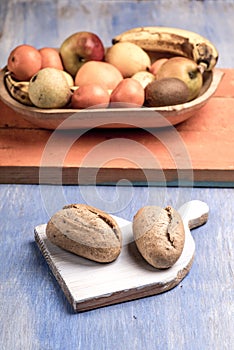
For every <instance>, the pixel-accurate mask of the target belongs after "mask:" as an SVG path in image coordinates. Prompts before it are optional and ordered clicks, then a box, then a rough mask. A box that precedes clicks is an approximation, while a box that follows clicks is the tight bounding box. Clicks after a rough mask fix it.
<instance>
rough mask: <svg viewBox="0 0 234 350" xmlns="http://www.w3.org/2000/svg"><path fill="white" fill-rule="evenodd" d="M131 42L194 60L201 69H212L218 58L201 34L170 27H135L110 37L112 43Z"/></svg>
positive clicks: (146, 49) (148, 49)
mask: <svg viewBox="0 0 234 350" xmlns="http://www.w3.org/2000/svg"><path fill="white" fill-rule="evenodd" d="M124 41H127V42H132V43H134V44H136V45H138V46H140V47H141V48H142V49H144V50H145V51H146V52H147V51H149V52H150V51H151V52H165V53H169V54H172V55H177V56H184V57H187V58H190V59H192V60H194V61H195V62H196V63H197V64H198V65H200V66H203V70H212V69H213V68H214V66H215V65H216V63H217V60H218V51H217V49H216V48H215V46H214V45H213V44H212V43H211V42H210V41H209V40H207V39H206V38H204V37H203V36H201V35H199V34H197V33H194V32H191V31H188V30H184V29H179V28H172V27H168V28H167V27H137V28H132V29H130V30H128V31H125V32H123V33H121V34H119V35H117V36H116V37H115V38H113V39H112V43H113V44H115V43H118V42H124Z"/></svg>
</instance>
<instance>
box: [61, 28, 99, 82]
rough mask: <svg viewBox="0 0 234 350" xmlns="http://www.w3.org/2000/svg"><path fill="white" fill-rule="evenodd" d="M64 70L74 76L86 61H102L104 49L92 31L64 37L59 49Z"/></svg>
mask: <svg viewBox="0 0 234 350" xmlns="http://www.w3.org/2000/svg"><path fill="white" fill-rule="evenodd" d="M59 52H60V55H61V57H62V61H63V64H64V67H65V70H66V71H67V72H68V73H70V74H71V75H72V76H73V77H75V75H76V73H77V71H78V70H79V68H80V67H81V66H82V65H83V64H84V63H85V62H88V61H102V60H103V58H104V54H105V49H104V46H103V43H102V40H101V39H100V38H99V37H98V35H96V34H95V33H92V32H86V31H83V32H78V33H74V34H72V35H70V36H69V37H68V38H66V39H65V40H64V41H63V43H62V44H61V46H60V49H59Z"/></svg>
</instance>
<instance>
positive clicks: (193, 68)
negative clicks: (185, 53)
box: [156, 56, 203, 101]
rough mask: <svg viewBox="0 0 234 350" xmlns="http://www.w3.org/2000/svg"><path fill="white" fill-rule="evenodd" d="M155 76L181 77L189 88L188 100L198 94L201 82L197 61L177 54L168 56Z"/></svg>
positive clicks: (161, 77) (159, 77) (160, 77)
mask: <svg viewBox="0 0 234 350" xmlns="http://www.w3.org/2000/svg"><path fill="white" fill-rule="evenodd" d="M156 78H157V79H163V78H178V79H181V80H182V81H183V82H184V83H185V84H186V85H187V86H188V88H189V96H188V101H191V100H193V99H194V98H196V97H197V96H198V94H199V92H200V90H201V87H202V84H203V77H202V73H201V71H200V69H199V66H198V65H197V63H196V62H195V61H193V60H191V59H189V58H186V57H179V56H178V57H177V56H176V57H172V58H169V59H168V60H167V61H166V62H165V63H163V64H162V66H161V67H160V68H159V70H158V73H157V75H156Z"/></svg>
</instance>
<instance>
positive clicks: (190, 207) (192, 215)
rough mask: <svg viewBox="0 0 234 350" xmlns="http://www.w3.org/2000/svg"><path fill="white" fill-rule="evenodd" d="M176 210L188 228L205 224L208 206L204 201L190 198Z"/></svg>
mask: <svg viewBox="0 0 234 350" xmlns="http://www.w3.org/2000/svg"><path fill="white" fill-rule="evenodd" d="M178 211H179V213H180V215H181V217H182V219H183V222H184V225H186V224H187V225H188V227H189V229H190V230H191V229H193V228H195V227H198V226H201V225H203V224H205V223H206V222H207V220H208V214H209V207H208V205H207V204H206V203H205V202H202V201H199V200H192V201H189V202H187V203H185V204H183V205H182V206H181V207H180V208H179V210H178Z"/></svg>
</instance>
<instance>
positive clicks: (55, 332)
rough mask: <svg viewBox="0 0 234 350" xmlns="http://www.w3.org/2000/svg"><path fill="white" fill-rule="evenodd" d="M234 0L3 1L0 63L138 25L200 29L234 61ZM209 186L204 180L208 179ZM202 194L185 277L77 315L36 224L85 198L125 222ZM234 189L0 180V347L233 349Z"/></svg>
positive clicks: (223, 57)
mask: <svg viewBox="0 0 234 350" xmlns="http://www.w3.org/2000/svg"><path fill="white" fill-rule="evenodd" d="M233 15H234V2H233V1H125V2H123V1H75V0H71V1H55V0H54V1H33V0H31V1H23V0H20V1H13V0H11V1H5V0H4V1H1V3H0V33H1V36H0V47H1V50H0V65H1V66H3V65H4V64H5V62H6V58H7V56H8V53H9V51H10V49H12V48H13V47H14V46H16V45H17V44H20V43H22V42H25V43H29V44H33V45H35V46H37V47H40V46H45V45H46V46H58V45H59V43H60V42H61V41H62V40H63V39H64V38H65V37H66V36H67V35H68V34H70V33H72V32H75V31H78V30H83V29H84V30H92V31H94V32H97V33H99V34H100V35H101V36H102V37H103V38H104V41H105V43H106V45H107V44H109V43H110V38H111V37H112V36H114V35H115V34H116V33H118V32H120V31H123V30H125V29H127V28H129V27H133V26H139V25H166V26H180V27H183V28H187V29H191V30H194V31H197V32H200V33H201V34H204V35H205V36H207V37H208V38H210V39H211V40H213V41H214V42H215V43H216V45H217V47H218V48H219V51H220V61H219V63H218V65H219V66H220V67H224V68H225V67H227V68H229V67H233V62H234V51H233V40H232V38H233V36H234V25H233ZM207 185H208V184H207ZM191 199H199V200H202V201H204V202H206V203H207V204H208V205H209V207H210V214H209V219H208V222H207V223H206V224H205V225H204V226H202V227H199V228H197V229H196V230H194V231H192V234H193V237H194V240H195V243H196V253H195V259H194V263H193V265H192V268H191V270H190V272H189V274H188V275H187V276H186V277H185V279H184V280H183V281H182V282H181V283H180V284H179V285H178V286H177V287H176V288H174V289H172V290H170V291H168V292H166V293H163V294H160V295H156V296H151V297H147V298H143V299H138V300H135V301H129V302H125V303H121V304H116V305H112V306H108V307H103V308H99V309H96V310H92V311H88V312H84V313H78V314H75V313H74V312H73V310H72V308H71V306H70V305H69V303H68V301H67V299H66V298H65V296H64V294H63V292H62V291H61V289H60V287H59V285H58V283H57V282H56V280H55V278H54V276H53V274H52V273H51V271H50V269H49V268H48V266H47V263H46V262H45V260H44V258H43V257H42V255H41V253H40V251H39V250H38V248H37V246H36V243H35V241H34V234H33V230H34V227H35V226H37V225H39V224H41V223H46V222H47V221H48V219H49V217H50V215H51V214H52V213H53V212H55V211H56V210H58V209H60V208H61V207H62V206H63V205H65V204H67V203H72V202H82V203H88V204H90V205H94V206H96V207H99V208H100V209H103V210H105V211H108V212H110V213H112V214H115V215H118V216H121V217H123V218H125V219H128V220H131V219H132V217H133V215H134V214H135V213H136V211H137V210H138V209H139V208H140V207H142V206H144V205H148V204H155V205H160V206H166V205H172V206H174V207H175V208H178V207H180V206H181V205H182V204H183V203H184V202H186V201H189V200H191ZM233 208H234V189H233V188H214V187H213V188H209V187H206V188H198V187H196V188H193V187H147V186H141V187H140V186H139V187H132V186H131V185H130V184H129V185H128V186H118V185H117V186H99V187H98V186H51V185H48V186H47V185H43V186H41V185H12V184H11V185H7V184H5V185H0V348H1V349H4V350H13V349H14V350H22V349H25V350H31V349H33V350H76V349H81V350H94V349H100V350H109V349H115V350H118V349H134V350H151V349H157V350H161V349H163V350H164V349H168V350H172V349H179V350H180V349H181V350H210V349H212V350H220V349H226V350H230V349H232V348H233V344H234V332H233V329H234V244H233V235H234V230H233V216H234V209H233Z"/></svg>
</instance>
